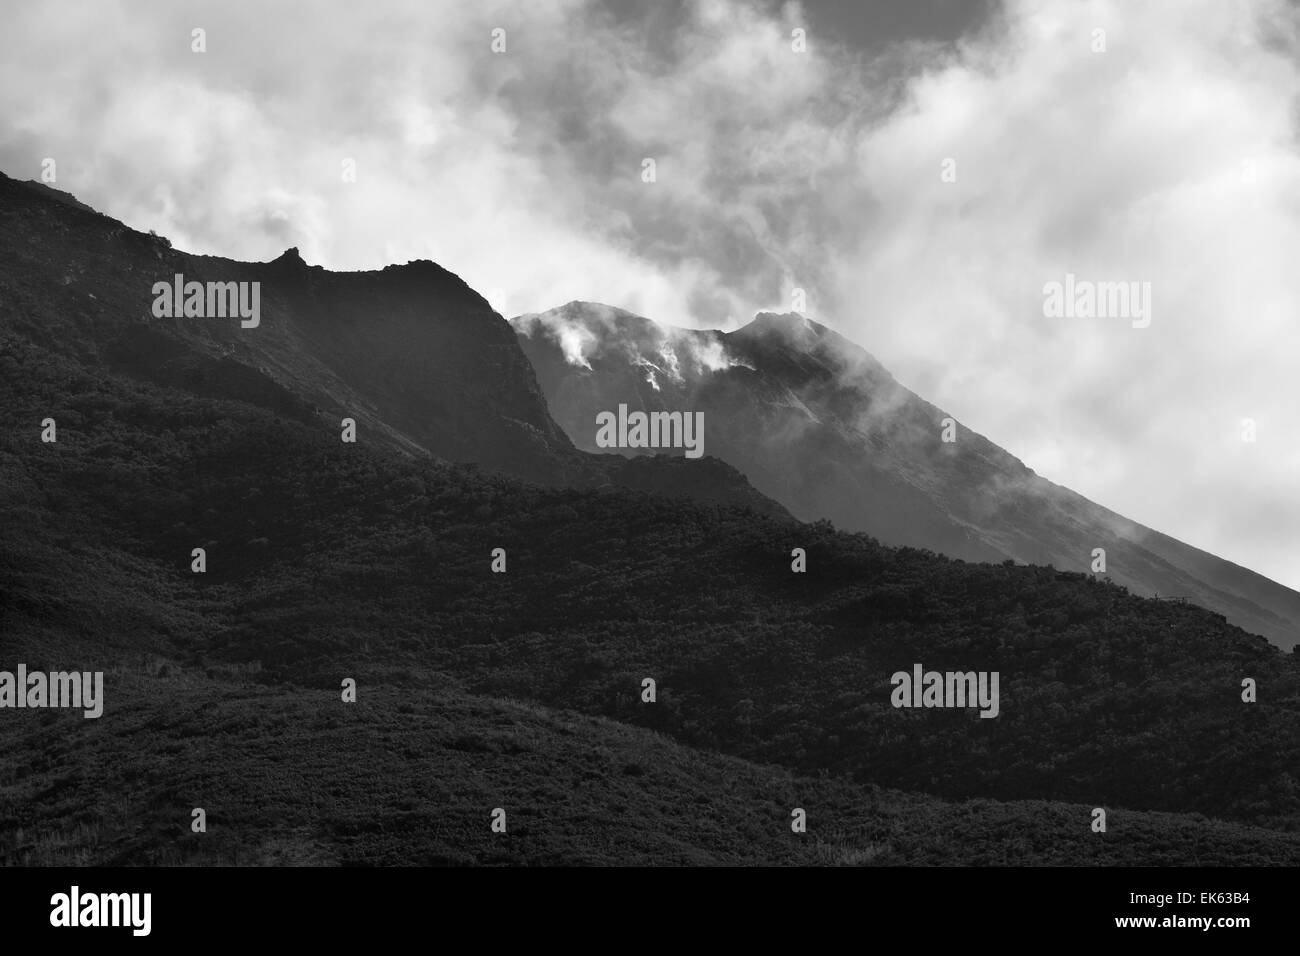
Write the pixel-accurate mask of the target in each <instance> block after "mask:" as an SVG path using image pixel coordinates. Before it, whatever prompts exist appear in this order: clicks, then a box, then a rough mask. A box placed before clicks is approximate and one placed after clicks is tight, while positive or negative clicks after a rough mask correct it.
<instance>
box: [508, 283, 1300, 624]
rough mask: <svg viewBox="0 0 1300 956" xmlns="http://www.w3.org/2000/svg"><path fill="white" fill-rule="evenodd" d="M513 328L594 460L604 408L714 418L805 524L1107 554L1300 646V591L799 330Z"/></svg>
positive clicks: (602, 309)
mask: <svg viewBox="0 0 1300 956" xmlns="http://www.w3.org/2000/svg"><path fill="white" fill-rule="evenodd" d="M512 324H513V325H514V326H515V328H516V331H517V332H518V334H519V339H520V342H521V343H522V345H523V348H524V351H525V353H526V354H527V355H528V357H529V359H530V360H531V361H532V363H533V366H534V367H535V368H536V370H537V377H538V381H539V382H540V383H541V386H542V389H543V391H544V392H545V393H546V397H547V401H548V403H549V405H550V408H551V411H552V413H553V414H554V415H555V417H556V419H557V420H558V421H559V423H560V424H561V425H562V426H563V427H564V429H565V430H566V431H567V432H568V434H569V436H570V438H572V439H573V441H574V443H575V444H576V445H578V447H580V448H587V449H594V448H595V434H596V430H595V427H594V416H595V414H596V413H597V412H598V411H600V410H602V409H609V408H616V407H617V406H618V405H619V404H627V405H628V406H629V408H637V409H643V410H647V411H654V410H687V409H689V410H698V411H702V412H703V413H704V421H705V436H706V438H705V449H706V452H707V453H708V454H711V455H717V456H718V457H719V458H721V459H722V460H723V461H726V462H728V463H730V464H731V465H734V466H735V467H736V468H738V469H739V470H740V471H742V472H743V473H744V474H745V475H746V476H747V477H748V478H749V479H750V481H751V482H753V484H754V486H755V487H756V488H757V489H758V490H759V491H761V492H762V493H764V494H766V495H770V496H771V497H772V498H774V499H776V500H777V501H778V502H780V503H781V504H783V505H785V506H786V507H787V508H789V509H790V512H791V513H792V514H794V515H795V516H796V517H798V518H800V519H803V520H805V521H811V520H816V519H820V518H826V519H829V520H831V521H833V522H834V523H835V524H836V525H837V526H838V527H841V528H844V529H847V530H854V531H866V532H868V533H870V534H872V535H875V536H876V537H878V538H879V539H880V540H882V541H884V542H886V543H888V544H894V545H909V546H912V547H920V548H928V549H930V550H933V551H938V552H941V553H943V554H948V555H950V556H953V557H957V558H963V559H966V560H973V561H1001V560H1006V559H1013V560H1016V561H1020V562H1025V563H1031V564H1042V565H1047V564H1050V565H1054V566H1055V567H1057V568H1061V569H1065V570H1073V571H1086V572H1090V571H1091V563H1092V553H1093V550H1094V549H1096V548H1103V549H1105V551H1106V558H1107V574H1108V576H1109V577H1111V578H1112V579H1114V580H1115V581H1117V582H1119V583H1121V584H1123V585H1125V586H1126V587H1129V588H1130V589H1132V590H1133V591H1134V592H1135V593H1138V594H1143V595H1148V596H1150V595H1153V594H1159V595H1164V596H1174V595H1177V596H1181V597H1186V598H1187V599H1189V600H1190V601H1192V602H1193V603H1196V604H1200V605H1202V606H1204V607H1208V608H1211V609H1213V610H1216V611H1218V612H1219V613H1221V614H1223V615H1225V616H1226V617H1227V618H1228V620H1229V621H1231V622H1233V623H1235V624H1237V625H1239V626H1241V627H1243V628H1245V629H1247V630H1250V631H1253V632H1254V633H1257V634H1261V635H1264V636H1265V637H1268V638H1269V639H1270V640H1272V641H1273V642H1274V643H1276V644H1278V645H1280V646H1282V647H1284V648H1285V647H1291V646H1293V645H1294V644H1295V643H1296V640H1297V636H1298V635H1300V594H1297V593H1296V592H1294V591H1292V590H1291V589H1289V588H1286V587H1283V586H1282V585H1280V584H1277V583H1276V582H1273V581H1270V580H1269V579H1267V578H1265V577H1263V576H1262V575H1259V574H1256V573H1254V572H1252V571H1249V570H1247V569H1246V568H1242V567H1240V566H1238V565H1235V564H1232V563H1231V562H1228V561H1224V560H1222V559H1220V558H1216V557H1215V556H1214V555H1211V554H1208V553H1206V552H1204V551H1200V550H1199V549H1196V548H1193V547H1191V546H1189V545H1186V544H1184V543H1182V542H1180V541H1177V540H1175V539H1173V538H1170V537H1169V536H1167V535H1163V534H1160V533H1159V532H1156V531H1153V530H1152V529H1150V528H1146V527H1144V526H1142V525H1139V524H1138V523H1136V522H1134V521H1130V520H1128V519H1127V518H1124V517H1123V516H1122V515H1118V514H1116V513H1115V512H1113V511H1110V510H1109V509H1107V508H1104V507H1102V506H1101V505H1098V504H1096V503H1094V502H1092V501H1089V500H1088V499H1086V498H1084V497H1083V496H1081V495H1078V494H1076V493H1075V492H1073V491H1070V490H1069V489H1068V488H1063V487H1061V486H1059V485H1056V484H1053V483H1052V482H1050V481H1047V480H1046V479H1044V478H1042V477H1040V476H1039V475H1037V474H1035V473H1034V472H1033V471H1032V470H1031V469H1030V468H1028V467H1026V465H1025V464H1024V463H1023V462H1021V461H1020V460H1019V459H1017V458H1016V457H1015V456H1014V455H1012V454H1010V453H1009V452H1007V451H1005V450H1004V449H1002V448H1000V447H998V446H997V445H995V444H993V443H992V442H990V441H988V440H987V439H986V438H984V437H983V436H982V435H979V434H977V433H975V432H973V431H971V430H969V429H968V428H965V427H964V426H962V425H961V424H960V423H954V426H953V429H952V431H951V432H950V437H952V438H953V439H954V440H953V441H944V440H943V437H944V435H943V433H944V425H943V423H944V421H945V419H947V418H949V416H948V415H947V413H946V412H944V411H942V410H941V409H939V408H936V407H935V406H934V405H931V404H930V403H929V402H927V401H925V400H924V399H922V398H921V397H920V396H918V395H916V394H914V393H913V392H911V391H909V390H908V389H906V388H904V387H903V386H902V385H900V384H899V383H898V382H897V381H896V380H895V379H894V377H893V376H892V375H891V374H890V373H889V371H888V370H887V369H885V368H884V366H882V365H881V364H880V363H879V362H878V361H876V359H875V358H873V357H872V356H871V355H870V354H868V353H867V352H866V351H865V350H863V349H862V348H860V347H858V346H857V345H855V344H853V343H852V342H849V341H848V340H846V339H844V338H843V337H842V336H840V335H838V334H836V333H835V332H833V331H832V330H830V329H828V328H826V327H825V326H822V325H819V324H818V323H816V322H812V321H810V320H808V319H806V318H804V317H802V316H799V315H793V314H788V315H775V314H771V313H762V314H760V315H758V316H757V317H756V318H755V319H754V321H753V322H751V323H749V324H748V325H746V326H744V327H743V328H740V329H738V330H736V331H734V332H730V333H722V332H717V331H691V330H685V329H675V328H671V327H668V326H660V325H657V324H656V323H654V322H652V321H651V320H649V319H645V318H642V317H639V316H635V315H632V314H630V313H627V312H624V311H622V310H619V309H614V308H611V307H609V306H604V305H599V304H595V303H586V302H573V303H569V304H568V305H565V306H562V307H560V308H558V309H553V310H551V311H549V312H545V313H540V314H530V315H524V316H518V317H516V318H515V319H513V320H512ZM629 453H632V454H635V452H634V451H632V452H629Z"/></svg>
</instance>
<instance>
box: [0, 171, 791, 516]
mask: <svg viewBox="0 0 1300 956" xmlns="http://www.w3.org/2000/svg"><path fill="white" fill-rule="evenodd" d="M0 252H2V253H3V255H4V259H5V262H6V263H7V267H6V269H5V270H4V271H3V274H0V298H2V299H3V302H4V305H5V308H6V312H7V314H6V316H5V319H6V322H5V327H6V328H7V329H8V330H9V331H11V332H21V333H22V334H24V335H27V336H30V337H31V338H32V340H33V341H35V342H39V343H41V344H43V345H44V346H45V347H47V348H50V349H52V350H57V351H60V352H64V353H75V354H77V355H78V356H79V358H81V359H82V360H84V361H86V362H87V363H88V364H89V365H90V366H91V367H92V368H94V369H95V370H96V371H97V373H99V372H105V371H111V372H114V373H118V374H124V375H128V376H131V377H134V378H136V379H138V380H140V381H147V382H151V383H154V384H158V385H165V386H178V387H183V388H185V389H187V390H191V391H193V392H194V393H195V394H200V395H204V396H207V397H211V398H218V399H222V398H224V399H235V400H240V401H251V402H255V403H257V404H259V405H261V406H262V407H265V408H268V409H270V410H272V411H274V412H276V413H277V414H280V415H283V416H286V417H289V418H292V419H294V420H297V421H302V422H312V423H319V424H321V425H328V426H329V427H331V428H333V429H334V431H335V434H336V435H337V434H340V433H341V425H340V423H341V421H342V419H344V418H351V419H354V420H355V422H356V426H357V441H358V442H359V443H361V444H372V443H373V444H378V445H382V446H384V447H388V448H393V449H397V450H400V451H402V452H404V453H406V454H412V455H417V456H432V457H434V458H437V459H439V460H443V461H449V462H473V463H475V464H477V465H480V466H482V467H484V468H487V469H490V470H496V471H503V472H506V473H508V474H511V475H515V476H517V477H520V478H524V479H526V480H529V481H534V482H539V483H542V484H553V485H554V484H564V485H575V486H582V487H599V486H603V485H610V484H613V485H628V484H631V485H635V486H636V487H638V488H643V489H646V490H652V491H656V490H657V491H662V492H664V493H668V494H675V495H687V496H691V497H697V498H700V499H702V500H708V501H720V502H731V503H737V504H744V505H746V506H748V507H752V508H755V509H757V510H759V511H763V512H765V513H772V514H776V513H784V509H782V508H781V507H780V506H779V505H776V504H775V503H774V502H772V501H770V500H768V499H766V498H764V497H763V496H762V495H760V494H758V493H757V492H756V491H754V489H753V488H752V487H750V486H749V484H748V482H747V481H746V480H745V478H744V477H743V476H742V475H740V474H739V473H738V472H736V471H735V470H734V469H733V468H731V467H730V466H728V465H726V464H724V463H723V462H721V461H718V460H717V459H712V460H709V461H696V462H690V464H691V465H692V466H699V467H698V468H696V469H694V470H693V471H692V480H691V481H688V482H684V481H682V479H681V463H680V462H673V461H668V460H662V461H655V462H647V463H642V465H641V466H639V467H633V466H631V465H630V464H629V463H628V462H627V461H626V460H625V459H623V458H621V457H619V456H612V455H602V456H593V455H590V454H587V453H584V452H580V451H578V450H577V449H575V448H574V447H573V445H572V443H571V442H570V441H569V440H568V438H567V437H566V436H565V435H564V433H563V431H562V430H561V429H560V428H559V427H558V426H557V425H556V423H555V422H554V420H553V419H552V418H551V416H550V413H549V412H548V411H547V408H546V402H545V399H544V397H543V396H542V394H541V391H540V389H539V388H538V385H537V382H536V378H535V376H534V374H533V371H532V367H531V365H530V363H529V362H528V360H527V359H526V358H525V357H524V355H523V353H522V352H521V351H520V348H519V345H518V342H517V340H516V338H515V336H514V334H513V332H512V330H511V328H510V326H509V324H508V323H506V321H505V320H504V319H502V318H501V317H500V316H499V315H497V314H496V313H495V312H493V311H492V309H491V307H490V306H489V305H488V304H487V302H486V301H485V300H484V299H483V298H482V297H481V296H480V295H479V294H478V293H476V292H474V290H472V289H470V288H469V286H467V285H466V284H465V283H464V282H463V281H461V280H460V279H459V278H458V277H456V276H455V275H453V274H451V273H450V272H448V271H447V270H445V269H443V268H441V267H440V266H438V265H435V264H434V263H432V262H425V261H416V262H410V263H407V264H406V265H401V266H388V267H386V268H384V269H382V270H377V271H371V272H348V273H334V272H329V271H327V270H325V269H322V268H320V267H319V266H308V265H307V264H306V263H304V262H303V260H302V258H301V257H300V256H299V255H298V252H297V250H296V249H290V250H288V251H287V252H285V253H284V254H283V255H281V256H280V257H279V258H277V259H275V260H274V261H272V262H269V263H244V262H235V261H232V260H228V259H221V258H216V257H212V256H197V255H190V254H187V253H184V252H180V251H178V250H175V249H172V248H171V247H170V244H169V243H168V242H167V240H165V239H162V238H160V237H157V236H153V235H145V234H143V233H140V232H136V231H135V230H132V229H130V228H128V227H126V226H124V225H123V224H122V223H120V222H117V221H116V220H114V219H110V218H108V217H107V216H103V215H100V214H98V213H96V212H94V211H93V210H90V209H89V208H88V207H86V206H84V205H82V204H80V203H77V202H76V201H75V200H71V197H68V196H67V195H66V194H64V193H59V192H57V191H55V190H50V189H48V188H46V187H42V186H41V185H40V184H38V183H21V182H17V181H15V180H13V179H9V178H8V177H3V176H0ZM178 274H179V275H181V276H183V278H184V281H185V282H186V283H188V282H200V283H205V284H206V283H209V282H220V283H227V282H236V283H240V282H243V283H250V284H251V283H259V290H260V313H261V314H260V320H259V322H258V324H257V325H256V326H255V327H248V328H245V327H244V326H243V324H242V322H241V320H240V319H239V318H225V317H223V318H199V317H158V316H157V315H155V313H154V303H155V294H154V291H153V290H154V284H155V283H156V282H160V281H161V282H166V283H172V282H173V281H174V276H175V275H178ZM250 288H251V285H250ZM37 410H38V409H35V408H34V409H33V412H35V411H37ZM43 417H44V414H41V415H40V416H39V417H38V419H37V420H38V421H39V420H40V418H43Z"/></svg>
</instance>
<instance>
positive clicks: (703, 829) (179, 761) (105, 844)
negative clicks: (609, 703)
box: [0, 672, 1300, 865]
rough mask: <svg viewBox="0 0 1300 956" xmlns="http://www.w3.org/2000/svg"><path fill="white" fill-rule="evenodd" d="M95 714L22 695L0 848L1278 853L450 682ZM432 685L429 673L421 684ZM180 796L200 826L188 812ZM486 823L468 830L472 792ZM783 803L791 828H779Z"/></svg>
mask: <svg viewBox="0 0 1300 956" xmlns="http://www.w3.org/2000/svg"><path fill="white" fill-rule="evenodd" d="M111 680H112V687H113V691H114V695H115V698H114V701H113V704H114V718H113V720H112V721H111V722H109V721H98V722H97V721H94V720H84V719H82V718H81V717H79V716H74V715H71V714H57V713H50V712H45V713H39V712H30V711H27V712H23V713H22V714H21V715H19V716H18V717H17V719H16V720H13V719H11V720H8V721H6V723H5V725H4V726H5V737H6V738H7V739H5V741H4V742H5V752H6V754H8V755H9V756H10V757H11V758H12V759H13V760H14V762H15V765H16V766H17V767H19V768H21V769H20V771H19V775H18V778H17V780H16V781H15V782H13V783H11V784H10V785H8V786H6V787H4V788H3V789H0V833H3V834H5V837H6V839H5V840H4V843H3V845H2V846H0V850H2V851H3V853H4V854H5V859H6V861H7V862H10V863H18V864H34V863H49V864H64V863H76V864H128V865H130V864H159V863H162V864H178V863H181V864H241V865H250V864H365V865H402V864H434V865H442V864H452V865H455V864H470V863H476V864H526V865H539V864H579V865H581V864H649V865H680V864H692V865H699V864H705V865H717V864H721V865H728V864H796V865H820V864H873V865H890V864H924V865H942V864H971V865H986V864H1048V865H1062V864H1082V865H1126V864H1162V863H1182V862H1196V863H1200V864H1205V865H1208V864H1226V865H1233V864H1242V863H1259V864H1286V865H1296V864H1297V863H1300V834H1289V835H1285V836H1279V835H1278V834H1276V833H1274V832H1272V831H1266V830H1260V829H1256V828H1252V827H1249V826H1244V825H1241V824H1232V823H1223V822H1218V821H1208V820H1205V819H1203V818H1200V819H1197V818H1192V817H1187V816H1182V815H1171V814H1163V813H1142V812H1133V811H1125V810H1122V809H1112V810H1111V811H1110V813H1109V818H1108V821H1107V822H1108V829H1107V832H1106V833H1105V834H1095V833H1092V832H1091V830H1090V829H1089V822H1090V820H1091V807H1088V806H1085V805H1078V804H1063V803H1046V802H1041V801H1014V802H1009V803H998V802H994V801H986V800H974V801H965V802H958V803H945V802H943V801H940V800H937V799H934V798H929V797H923V796H918V795H914V794H904V793H899V792H897V791H888V790H880V789H877V788H874V787H869V786H860V785H854V784H851V783H848V782H846V781H841V780H834V779H826V778H821V779H819V778H810V777H802V776H797V775H795V774H792V773H790V772H789V771H788V770H785V769H781V768H775V767H765V766H760V765H755V764H751V763H747V762H745V761H741V760H737V759H734V758H729V757H723V756H719V755H716V754H709V753H701V752H698V751H695V750H692V749H690V748H687V747H683V746H681V745H680V744H677V743H675V742H674V741H672V740H669V739H667V738H665V737H663V736H661V735H659V734H655V733H653V732H651V731H646V730H643V729H638V728H632V727H627V726H624V725H620V724H618V723H615V722H613V721H609V720H603V719H600V718H590V717H583V716H579V715H574V714H569V713H562V712H555V711H551V710H548V709H546V708H541V707H537V706H534V705H530V704H527V703H521V702H515V701H502V700H494V699H489V698H480V697H473V696H468V695H465V694H462V693H459V692H457V691H455V690H453V689H451V688H449V687H446V686H443V687H441V688H438V689H430V688H428V687H427V686H426V687H425V688H423V689H419V690H414V689H394V688H390V687H371V686H368V685H366V684H364V683H363V684H362V685H361V687H360V689H359V700H358V702H357V703H356V704H344V703H342V702H341V701H340V699H339V695H338V694H337V693H335V692H333V691H302V690H293V691H291V690H284V689H278V690H272V689H267V688H264V687H258V686H256V685H252V684H242V685H241V684H238V683H234V682H214V681H212V680H210V679H208V678H206V677H204V676H203V675H197V676H188V675H185V674H178V673H174V672H173V673H172V674H170V675H169V676H166V677H161V676H157V675H155V676H149V675H148V674H132V673H117V674H114V675H113V676H112V678H111ZM434 683H435V684H436V683H438V682H437V681H435V682H434ZM196 806H201V807H203V808H204V809H205V810H206V812H207V816H208V832H207V833H205V834H194V833H191V832H190V811H191V809H192V808H193V807H196ZM495 807H503V808H504V809H505V810H506V813H507V823H508V832H507V833H506V834H494V833H492V832H491V831H490V828H489V815H490V813H491V811H492V809H493V808H495ZM794 807H802V808H804V809H805V810H806V811H807V813H808V821H809V828H808V832H807V833H806V834H803V835H795V834H793V833H792V832H791V830H790V825H789V824H790V811H791V809H792V808H794Z"/></svg>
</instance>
